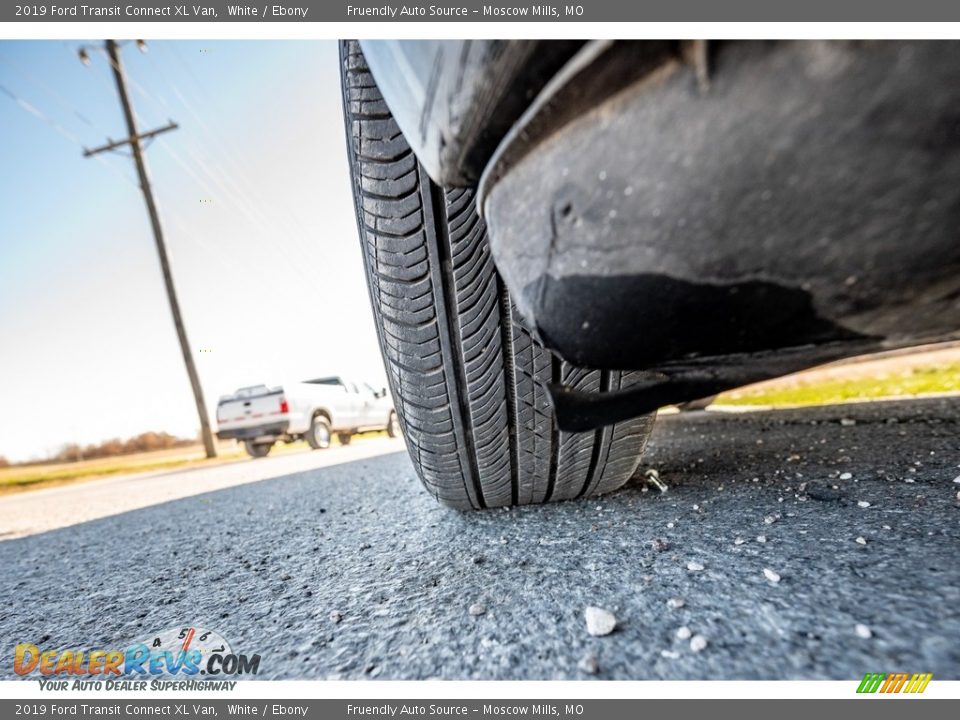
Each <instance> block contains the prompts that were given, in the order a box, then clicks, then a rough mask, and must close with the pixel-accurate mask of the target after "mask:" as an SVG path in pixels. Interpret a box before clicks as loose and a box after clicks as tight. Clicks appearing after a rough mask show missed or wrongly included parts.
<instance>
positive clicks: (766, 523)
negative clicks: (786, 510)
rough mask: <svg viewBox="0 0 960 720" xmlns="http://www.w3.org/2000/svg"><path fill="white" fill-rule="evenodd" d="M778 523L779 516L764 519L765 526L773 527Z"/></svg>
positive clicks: (768, 516)
mask: <svg viewBox="0 0 960 720" xmlns="http://www.w3.org/2000/svg"><path fill="white" fill-rule="evenodd" d="M776 521H777V516H776V515H767V516H766V517H765V518H764V519H763V524H764V525H773V524H774V523H775V522H776Z"/></svg>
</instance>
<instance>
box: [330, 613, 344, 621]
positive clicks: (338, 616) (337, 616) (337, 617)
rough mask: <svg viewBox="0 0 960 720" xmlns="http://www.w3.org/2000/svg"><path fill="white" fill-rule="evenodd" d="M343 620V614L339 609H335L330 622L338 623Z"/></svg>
mask: <svg viewBox="0 0 960 720" xmlns="http://www.w3.org/2000/svg"><path fill="white" fill-rule="evenodd" d="M341 620H343V615H341V614H340V613H339V611H337V610H334V611H333V612H332V613H330V622H332V623H338V622H340V621H341Z"/></svg>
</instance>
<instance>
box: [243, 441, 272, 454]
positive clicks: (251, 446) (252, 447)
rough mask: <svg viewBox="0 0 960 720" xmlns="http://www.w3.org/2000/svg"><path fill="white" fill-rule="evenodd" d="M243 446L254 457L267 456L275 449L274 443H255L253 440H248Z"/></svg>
mask: <svg viewBox="0 0 960 720" xmlns="http://www.w3.org/2000/svg"><path fill="white" fill-rule="evenodd" d="M243 446H244V448H246V450H247V455H249V456H250V457H252V458H262V457H266V456H267V455H268V454H269V453H270V450H272V449H273V443H255V442H253V441H252V440H246V441H245V442H244V443H243Z"/></svg>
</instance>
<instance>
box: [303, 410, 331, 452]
mask: <svg viewBox="0 0 960 720" xmlns="http://www.w3.org/2000/svg"><path fill="white" fill-rule="evenodd" d="M306 439H307V444H308V445H309V446H310V447H311V448H312V449H313V450H326V449H327V448H328V447H330V421H329V420H327V418H325V417H324V416H323V415H315V416H314V418H313V420H311V421H310V429H309V430H307V438H306Z"/></svg>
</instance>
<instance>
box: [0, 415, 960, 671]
mask: <svg viewBox="0 0 960 720" xmlns="http://www.w3.org/2000/svg"><path fill="white" fill-rule="evenodd" d="M958 405H960V403H958V402H957V401H956V400H955V399H939V400H925V401H911V402H900V403H874V404H867V405H856V406H853V405H850V406H838V407H832V408H821V409H814V410H790V411H779V412H762V413H744V414H738V415H726V414H720V413H712V412H698V413H690V414H682V415H673V416H669V417H665V418H662V421H661V422H659V424H658V427H657V429H656V431H655V433H654V436H653V438H652V440H651V443H650V447H649V450H648V453H647V455H646V457H645V459H644V461H643V463H642V465H641V476H642V473H643V471H644V470H648V469H656V470H658V472H659V475H660V478H661V479H662V481H663V482H664V483H666V484H667V485H668V487H669V489H668V490H667V491H666V492H663V493H661V492H659V491H658V490H656V489H652V488H650V487H649V486H647V485H646V484H644V483H643V482H642V481H641V480H640V479H639V478H638V479H636V480H634V481H633V482H631V484H630V485H629V486H628V487H627V488H625V489H624V490H622V491H620V492H618V493H616V494H614V495H612V496H610V497H607V498H602V499H590V500H587V501H582V502H570V503H563V504H559V505H552V506H543V507H532V508H524V509H519V510H516V509H515V510H511V511H489V512H482V513H467V514H460V513H457V512H454V511H451V510H447V509H444V508H442V507H440V506H438V505H436V504H435V503H434V501H433V500H432V499H431V498H429V497H428V496H427V495H426V494H425V493H424V492H423V491H422V490H421V488H420V485H419V482H418V481H417V480H416V478H415V475H414V472H413V470H412V468H411V465H410V463H409V461H408V460H407V457H406V455H405V454H404V453H401V452H398V453H392V454H386V455H381V456H378V457H369V458H365V459H358V460H356V461H354V462H350V463H343V464H338V465H333V466H329V467H323V468H319V469H312V470H305V471H303V472H293V473H291V474H287V475H283V476H281V477H271V478H270V479H264V480H262V481H260V482H249V483H247V484H244V485H241V486H237V487H230V488H226V489H221V490H217V491H215V492H209V493H205V494H202V495H196V496H193V497H187V498H183V499H179V500H175V501H172V502H167V503H163V504H159V505H153V506H150V507H145V508H142V509H138V510H133V511H130V512H125V513H122V514H118V515H113V516H111V517H105V518H102V519H98V520H93V521H90V522H86V523H82V524H78V525H73V526H71V527H65V528H61V529H57V530H53V531H50V532H45V533H41V534H35V535H32V536H29V537H23V538H19V539H12V540H8V541H6V542H2V543H0V566H2V567H3V568H4V572H3V573H2V574H0V592H2V596H3V597H5V598H9V599H11V600H12V602H10V603H9V604H8V605H7V607H6V608H5V609H4V611H3V612H2V613H0V644H2V645H3V647H6V648H8V649H9V648H10V647H12V646H13V645H14V644H15V643H17V642H27V641H29V642H35V643H37V644H39V645H42V646H43V647H44V648H66V647H76V646H85V647H93V646H97V647H115V646H118V645H120V646H123V644H124V643H128V642H130V641H133V640H137V639H142V638H144V637H147V636H151V634H153V633H156V632H158V631H161V630H165V629H167V628H171V627H177V626H184V625H199V626H202V627H205V628H211V629H216V630H218V631H219V632H220V633H222V634H223V635H224V636H225V637H226V638H227V639H228V640H229V641H230V643H231V644H232V646H233V648H234V650H235V651H238V652H244V653H248V654H249V653H259V654H261V656H262V662H261V668H260V669H261V673H260V675H259V677H262V678H285V679H297V678H381V679H382V678H410V679H422V678H458V679H473V678H477V679H479V678H493V679H553V678H566V679H584V678H620V679H686V678H705V679H763V678H770V679H774V678H777V679H802V678H811V679H813V678H832V679H854V678H857V679H859V678H860V677H862V676H863V674H864V673H865V672H868V671H869V672H888V671H890V672H892V671H895V670H896V671H905V672H932V673H933V674H934V677H935V678H939V679H958V678H960V642H958V640H960V560H958V558H960V500H958V496H957V494H958V492H960V483H958V482H957V480H955V479H956V478H960V442H958V437H960V433H958V429H960V427H958V425H960V407H958ZM248 465H249V466H250V467H259V465H258V464H257V463H249V464H248ZM190 472H193V471H190ZM184 474H186V473H184ZM588 606H597V607H600V608H603V609H606V610H609V611H610V612H612V613H613V614H614V615H615V616H616V621H617V627H616V629H615V630H614V631H613V632H612V633H611V634H609V635H607V636H604V637H593V636H591V635H589V634H588V633H587V631H586V626H585V623H584V611H585V608H586V607H588ZM0 672H2V673H3V674H4V676H5V677H6V676H9V675H10V674H11V667H10V665H9V664H4V665H3V666H0Z"/></svg>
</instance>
